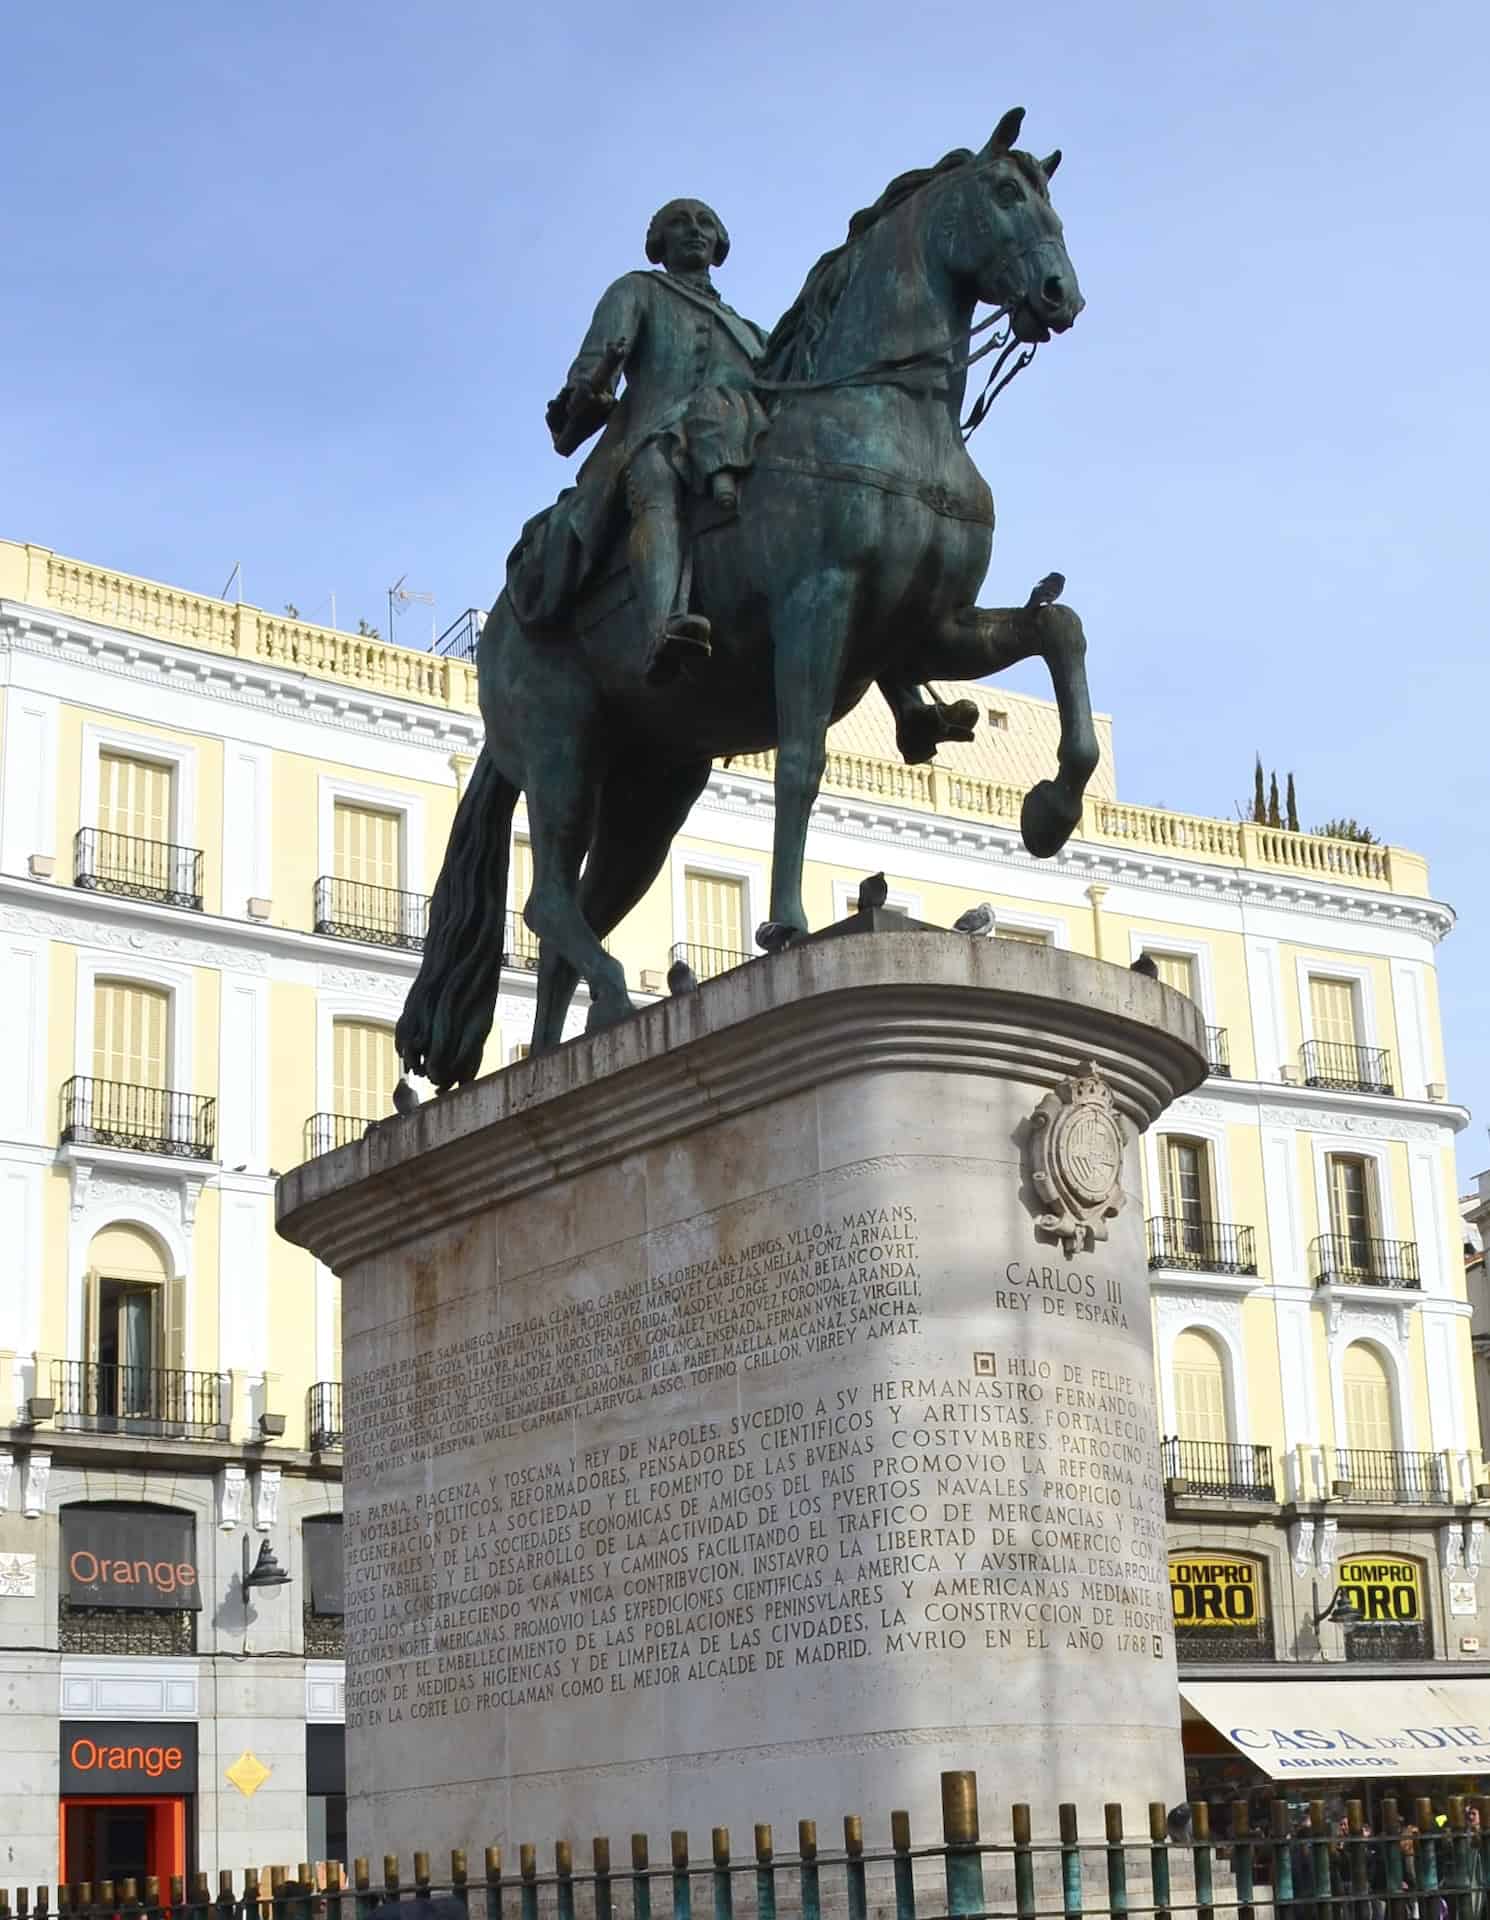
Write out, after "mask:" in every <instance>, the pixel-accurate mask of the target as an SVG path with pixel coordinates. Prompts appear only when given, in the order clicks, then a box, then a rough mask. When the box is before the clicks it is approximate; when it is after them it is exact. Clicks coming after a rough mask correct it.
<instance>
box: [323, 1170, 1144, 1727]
mask: <svg viewBox="0 0 1490 1920" xmlns="http://www.w3.org/2000/svg"><path fill="white" fill-rule="evenodd" d="M1066 1271H1067V1270H1065V1269H1029V1270H1028V1274H1029V1277H1028V1278H1022V1277H1021V1278H1016V1277H1015V1275H1014V1274H1013V1273H1010V1272H1007V1271H1006V1262H1004V1261H1003V1260H1001V1259H1000V1260H997V1261H996V1262H994V1263H992V1264H991V1268H990V1273H989V1294H988V1296H987V1298H988V1301H989V1305H990V1307H991V1306H992V1305H993V1304H994V1302H993V1294H994V1292H995V1291H1002V1292H1005V1293H1008V1292H1017V1293H1018V1294H1019V1295H1020V1296H1021V1301H1023V1299H1024V1298H1025V1297H1027V1296H1037V1297H1040V1298H1042V1299H1045V1300H1052V1301H1055V1302H1058V1303H1059V1308H1058V1311H1059V1317H1060V1318H1062V1319H1065V1318H1067V1317H1068V1316H1070V1317H1071V1318H1075V1317H1078V1316H1079V1317H1081V1318H1088V1317H1090V1318H1092V1319H1097V1320H1100V1321H1105V1322H1106V1323H1107V1324H1108V1325H1112V1326H1126V1317H1125V1315H1124V1313H1123V1302H1122V1299H1121V1293H1122V1289H1121V1287H1120V1286H1113V1287H1111V1288H1110V1287H1109V1283H1108V1282H1107V1281H1106V1280H1105V1279H1104V1280H1103V1281H1102V1282H1101V1285H1100V1288H1098V1287H1097V1284H1096V1282H1094V1281H1093V1282H1090V1289H1095V1292H1090V1297H1089V1291H1090V1290H1089V1286H1088V1281H1087V1279H1086V1277H1084V1276H1081V1275H1076V1274H1072V1275H1071V1277H1070V1279H1069V1281H1068V1282H1067V1283H1066V1284H1065V1285H1061V1284H1058V1283H1056V1282H1055V1281H1048V1280H1047V1281H1044V1282H1043V1283H1042V1281H1041V1280H1039V1279H1036V1278H1035V1277H1034V1276H1035V1275H1036V1274H1039V1273H1042V1272H1048V1273H1057V1272H1059V1273H1065V1272H1066ZM927 1294H928V1285H927V1279H926V1275H925V1273H924V1271H923V1256H922V1250H921V1244H920V1233H919V1228H918V1222H917V1217H916V1213H915V1210H914V1209H913V1208H911V1207H909V1206H895V1207H889V1208H876V1209H872V1210H870V1211H868V1212H859V1213H845V1214H841V1215H839V1216H838V1217H836V1218H835V1219H833V1220H832V1221H831V1222H822V1223H817V1224H814V1225H812V1226H809V1227H801V1228H792V1229H788V1230H785V1231H783V1232H782V1233H781V1234H780V1235H779V1236H770V1237H766V1238H761V1239H757V1240H755V1241H753V1242H752V1243H751V1244H749V1245H747V1246H745V1247H743V1248H741V1249H740V1250H739V1251H738V1252H732V1253H730V1254H728V1255H721V1256H719V1257H715V1258H709V1259H705V1260H700V1261H696V1262H692V1263H687V1264H684V1265H680V1266H677V1267H673V1268H670V1269H667V1270H664V1271H662V1272H660V1273H659V1274H658V1275H656V1276H655V1277H654V1278H651V1279H649V1280H647V1281H645V1282H642V1281H638V1282H636V1283H634V1284H630V1285H625V1286H621V1287H618V1288H616V1289H615V1290H613V1291H612V1292H610V1293H608V1294H603V1295H600V1296H599V1297H597V1298H595V1299H593V1300H587V1301H584V1302H573V1301H569V1302H566V1303H565V1304H563V1305H561V1306H558V1307H556V1308H554V1309H553V1310H552V1311H551V1312H549V1313H547V1314H545V1315H541V1316H530V1317H526V1318H523V1319H520V1320H517V1321H511V1322H508V1323H506V1324H502V1325H500V1326H498V1327H494V1328H493V1329H491V1330H490V1331H484V1332H481V1333H477V1334H474V1335H472V1336H471V1337H469V1338H468V1339H466V1340H464V1341H462V1342H460V1343H449V1344H441V1345H437V1346H436V1347H435V1348H434V1350H433V1351H431V1352H429V1353H427V1354H424V1355H421V1356H420V1357H418V1358H417V1359H415V1360H413V1361H408V1360H401V1361H399V1362H397V1363H396V1364H390V1365H386V1366H382V1367H378V1368H375V1369H373V1370H371V1371H370V1372H369V1373H367V1374H366V1375H365V1376H364V1377H363V1378H362V1379H361V1380H360V1381H358V1382H356V1384H355V1386H354V1385H353V1383H351V1382H349V1383H348V1405H347V1423H346V1424H347V1432H348V1436H349V1442H351V1443H352V1445H353V1447H354V1450H355V1452H357V1453H359V1454H360V1455H361V1456H362V1457H361V1458H360V1459H356V1460H354V1462H353V1470H354V1471H353V1477H354V1479H355V1480H356V1481H357V1482H358V1483H359V1484H361V1485H362V1486H365V1487H368V1488H369V1489H370V1497H369V1498H368V1499H367V1500H366V1501H365V1502H363V1503H359V1505H358V1506H357V1508H356V1510H355V1511H354V1513H353V1515H352V1516H351V1526H350V1535H349V1540H348V1550H347V1551H348V1575H349V1578H348V1616H349V1617H348V1628H349V1638H350V1641H351V1644H352V1647H353V1649H354V1650H355V1651H354V1659H353V1664H352V1669H351V1671H350V1672H349V1676H348V1679H349V1691H348V1701H347V1706H348V1721H349V1723H350V1724H352V1725H369V1726H377V1725H383V1724H390V1723H393V1722H396V1721H398V1720H401V1719H408V1720H431V1719H437V1718H444V1717H447V1716H453V1715H458V1714H462V1713H468V1712H472V1711H475V1712H482V1711H489V1710H492V1709H496V1708H508V1707H513V1708H522V1707H526V1706H530V1705H531V1706H534V1707H544V1706H547V1705H549V1704H550V1703H552V1702H555V1701H561V1702H562V1701H567V1702H575V1701H583V1700H585V1699H587V1698H591V1697H595V1696H608V1695H616V1694H631V1693H636V1692H643V1691H650V1690H652V1689H656V1688H672V1687H686V1686H688V1685H690V1684H691V1683H710V1684H711V1685H712V1686H714V1687H716V1688H717V1687H718V1685H719V1684H720V1683H725V1684H726V1685H729V1684H734V1685H738V1686H741V1687H744V1688H749V1687H752V1686H758V1685H760V1684H761V1679H760V1676H769V1675H772V1674H776V1673H780V1674H782V1675H784V1676H791V1675H796V1676H797V1678H798V1681H800V1680H801V1679H802V1678H803V1677H804V1676H806V1675H810V1674H811V1673H812V1672H814V1671H815V1670H817V1669H820V1668H822V1667H823V1666H825V1665H828V1664H829V1663H835V1662H856V1661H867V1662H869V1663H870V1665H873V1664H875V1663H876V1662H883V1661H886V1660H889V1661H892V1662H895V1661H902V1660H903V1661H906V1662H909V1663H915V1662H917V1661H919V1660H922V1659H924V1656H925V1654H926V1653H927V1652H928V1651H931V1650H936V1651H937V1652H938V1654H939V1655H951V1656H953V1657H959V1656H960V1657H962V1658H965V1659H966V1661H967V1663H968V1674H969V1680H970V1683H972V1682H973V1681H974V1677H975V1676H982V1679H983V1683H984V1684H986V1682H987V1676H988V1674H989V1673H990V1672H991V1671H992V1669H991V1668H990V1666H989V1662H990V1659H995V1660H996V1658H997V1656H998V1655H999V1654H1000V1653H1004V1654H1009V1653H1017V1652H1026V1651H1035V1652H1038V1651H1043V1650H1060V1651H1062V1652H1068V1653H1070V1654H1072V1655H1074V1656H1076V1657H1080V1656H1081V1655H1083V1654H1086V1655H1091V1656H1094V1657H1098V1658H1101V1659H1104V1660H1110V1659H1112V1658H1114V1657H1118V1658H1122V1657H1133V1658H1141V1659H1144V1660H1149V1659H1152V1658H1153V1657H1154V1655H1155V1653H1156V1651H1157V1650H1158V1649H1159V1647H1160V1645H1161V1642H1162V1636H1163V1634H1164V1633H1165V1631H1166V1628H1167V1621H1168V1608H1167V1602H1166V1600H1165V1587H1166V1567H1165V1556H1164V1541H1163V1538H1162V1520H1161V1519H1160V1518H1158V1517H1157V1516H1160V1515H1162V1500H1161V1499H1160V1496H1159V1488H1158V1484H1157V1457H1156V1456H1157V1445H1156V1438H1155V1421H1154V1410H1153V1403H1152V1387H1151V1384H1150V1383H1149V1381H1148V1379H1147V1376H1146V1373H1145V1372H1144V1371H1143V1369H1142V1368H1141V1367H1139V1366H1137V1365H1136V1364H1135V1365H1134V1366H1133V1367H1125V1365H1124V1364H1123V1361H1122V1360H1121V1359H1119V1360H1117V1361H1115V1362H1114V1364H1113V1366H1112V1368H1111V1369H1101V1370H1099V1369H1094V1368H1091V1367H1085V1366H1078V1365H1075V1364H1072V1363H1070V1362H1067V1361H1061V1360H1043V1359H1034V1358H1031V1357H1029V1356H1028V1354H1027V1352H1022V1351H1015V1350H1013V1349H1009V1350H1006V1349H1004V1348H1002V1347H999V1346H997V1345H995V1347H994V1348H993V1350H992V1353H991V1356H990V1355H989V1354H986V1353H980V1355H979V1358H978V1364H977V1368H976V1370H975V1367H974V1362H973V1357H972V1354H971V1352H969V1353H968V1355H967V1356H966V1358H965V1364H963V1365H962V1366H960V1367H958V1368H955V1369H954V1368H949V1367H945V1366H943V1367H939V1368H935V1369H928V1368H926V1367H925V1366H922V1365H918V1364H913V1365H911V1366H904V1365H902V1364H900V1362H899V1359H898V1352H900V1351H908V1352H911V1353H914V1351H915V1350H916V1349H917V1348H919V1347H920V1346H921V1344H922V1342H921V1341H920V1340H919V1339H918V1335H919V1333H920V1331H921V1329H922V1316H923V1314H924V1313H926V1312H927V1310H928V1299H927ZM1000 1304H1001V1305H1003V1306H1004V1312H1005V1313H1006V1314H1007V1312H1008V1311H1009V1307H1008V1305H1007V1304H1006V1303H1003V1302H1001V1303H1000ZM1093 1307H1095V1308H1097V1309H1098V1311H1096V1312H1092V1311H1091V1309H1092V1308H1093ZM1017 1310H1018V1309H1016V1311H1017ZM1048 1310H1049V1309H1047V1311H1048ZM1036 1311H1037V1312H1039V1311H1040V1309H1039V1308H1036ZM1109 1315H1110V1316H1111V1318H1109ZM1023 1344H1024V1343H1023V1342H1021V1345H1023ZM839 1350H841V1352H842V1357H844V1358H846V1359H848V1360H850V1362H851V1364H850V1365H849V1366H846V1367H844V1368H843V1370H842V1373H841V1376H840V1378H841V1382H842V1383H841V1384H837V1385H834V1386H833V1387H832V1388H831V1389H827V1390H824V1389H821V1388H819V1387H814V1389H813V1390H811V1391H794V1390H791V1389H790V1388H789V1387H783V1386H781V1385H780V1380H781V1378H783V1377H784V1378H785V1379H787V1380H788V1381H789V1380H790V1378H791V1375H790V1374H787V1375H786V1376H776V1377H775V1378H773V1377H772V1374H768V1373H767V1370H768V1369H771V1370H773V1374H774V1371H775V1370H776V1369H778V1368H780V1367H781V1366H782V1364H783V1363H784V1362H788V1361H795V1360H798V1359H803V1358H807V1357H810V1356H813V1355H824V1356H826V1355H828V1354H830V1353H834V1352H837V1351H839ZM1121 1351H1122V1350H1121V1349H1119V1352H1121ZM990 1366H991V1369H992V1371H991V1372H989V1371H987V1369H988V1368H989V1367H990ZM797 1371H799V1372H800V1371H801V1370H797ZM812 1371H813V1373H814V1375H815V1377H817V1378H818V1379H821V1377H822V1376H821V1371H820V1370H818V1369H813V1370H812ZM685 1388H686V1389H687V1390H688V1393H689V1396H690V1398H689V1408H690V1411H689V1413H688V1414H687V1416H686V1417H682V1418H679V1417H671V1418H670V1417H669V1413H668V1409H667V1406H666V1400H667V1398H668V1397H670V1396H676V1395H678V1394H679V1393H680V1392H681V1391H682V1390H683V1389H685ZM711 1390H715V1391H711ZM716 1397H717V1400H718V1409H717V1411H715V1410H714V1409H713V1406H712V1402H713V1400H714V1399H715V1398H716ZM701 1403H708V1404H709V1405H710V1410H709V1411H708V1412H707V1413H705V1412H700V1411H697V1410H696V1409H698V1408H699V1406H700V1404H701ZM576 1435H578V1436H579V1437H578V1438H577V1439H576V1437H575V1436H576ZM591 1435H593V1436H595V1437H594V1438H593V1439H591V1438H590V1437H589V1436H591ZM353 1436H356V1438H355V1440H354V1439H353ZM517 1436H521V1437H522V1440H521V1444H520V1445H512V1446H507V1447H503V1446H500V1445H498V1446H495V1447H491V1443H493V1442H501V1441H503V1440H507V1439H511V1438H513V1437H517ZM488 1447H490V1448H491V1450H490V1452H489V1454H488V1462H489V1464H483V1466H482V1467H481V1468H480V1469H479V1470H474V1469H466V1470H462V1469H460V1468H458V1467H456V1466H455V1465H454V1464H453V1463H452V1464H451V1465H450V1466H448V1467H446V1466H443V1464H442V1463H443V1462H444V1461H445V1459H446V1457H447V1456H449V1455H453V1454H456V1453H461V1454H469V1453H471V1452H473V1451H475V1452H479V1451H480V1450H481V1449H482V1448H488ZM411 1463H422V1470H421V1471H420V1472H419V1473H418V1474H416V1475H414V1476H402V1477H403V1478H404V1479H405V1481H406V1482H407V1480H408V1479H409V1478H412V1479H414V1480H415V1481H417V1483H418V1490H417V1491H402V1490H401V1491H399V1492H397V1493H396V1494H391V1495H380V1494H379V1492H378V1487H379V1485H380V1484H382V1485H385V1486H386V1485H387V1483H388V1475H389V1473H390V1471H391V1472H392V1473H393V1474H394V1475H395V1476H399V1475H400V1474H401V1470H402V1469H403V1468H405V1467H406V1466H408V1465H409V1464H411Z"/></svg>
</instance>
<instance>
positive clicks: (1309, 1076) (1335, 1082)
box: [1299, 1040, 1396, 1093]
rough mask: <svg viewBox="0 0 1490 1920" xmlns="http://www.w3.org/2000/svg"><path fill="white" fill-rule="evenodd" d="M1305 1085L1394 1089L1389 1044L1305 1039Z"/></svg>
mask: <svg viewBox="0 0 1490 1920" xmlns="http://www.w3.org/2000/svg"><path fill="white" fill-rule="evenodd" d="M1299 1072H1300V1076H1301V1078H1302V1079H1303V1082H1304V1085H1305V1086H1306V1087H1331V1088H1333V1089H1334V1090H1335V1091H1336V1092H1338V1093H1395V1092H1396V1088H1395V1087H1394V1086H1393V1085H1392V1056H1391V1052H1390V1050H1389V1049H1388V1048H1386V1047H1357V1046H1354V1045H1352V1044H1351V1043H1350V1042H1349V1041H1345V1040H1306V1041H1305V1042H1304V1045H1303V1048H1302V1050H1301V1052H1300V1055H1299Z"/></svg>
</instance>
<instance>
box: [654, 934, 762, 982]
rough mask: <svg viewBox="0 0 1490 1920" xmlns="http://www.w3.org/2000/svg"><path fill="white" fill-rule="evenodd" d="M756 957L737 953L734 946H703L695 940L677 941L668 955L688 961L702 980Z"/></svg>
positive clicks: (742, 964)
mask: <svg viewBox="0 0 1490 1920" xmlns="http://www.w3.org/2000/svg"><path fill="white" fill-rule="evenodd" d="M756 957H757V956H756V955H755V954H753V953H736V952H735V951H734V949H733V948H732V947H701V946H699V945H698V943H697V942H696V941H693V940H679V941H677V942H676V943H675V944H674V946H673V950H672V952H671V953H670V954H669V955H668V959H669V960H684V961H686V962H687V963H688V965H689V966H690V967H691V968H692V969H693V972H694V974H695V976H696V977H697V978H698V979H700V980H712V979H713V978H714V976H715V974H717V973H728V972H729V970H730V968H731V967H743V966H744V965H745V963H746V961H747V960H754V959H755V958H756Z"/></svg>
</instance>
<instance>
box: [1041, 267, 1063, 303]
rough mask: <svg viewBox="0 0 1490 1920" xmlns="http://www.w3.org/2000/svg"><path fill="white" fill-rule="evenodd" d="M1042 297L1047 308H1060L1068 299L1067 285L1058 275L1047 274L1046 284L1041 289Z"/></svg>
mask: <svg viewBox="0 0 1490 1920" xmlns="http://www.w3.org/2000/svg"><path fill="white" fill-rule="evenodd" d="M1040 297H1041V299H1042V300H1044V302H1045V304H1046V306H1047V307H1058V306H1059V305H1060V304H1061V302H1062V301H1063V300H1064V299H1065V297H1066V283H1065V281H1064V280H1062V278H1061V276H1060V275H1059V274H1058V273H1051V274H1047V275H1046V277H1045V284H1044V286H1043V287H1041V289H1040Z"/></svg>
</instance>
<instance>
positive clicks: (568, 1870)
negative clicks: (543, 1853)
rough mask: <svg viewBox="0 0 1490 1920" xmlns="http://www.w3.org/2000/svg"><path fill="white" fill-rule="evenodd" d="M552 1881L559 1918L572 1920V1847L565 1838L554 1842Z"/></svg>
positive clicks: (560, 1919)
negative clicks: (553, 1882)
mask: <svg viewBox="0 0 1490 1920" xmlns="http://www.w3.org/2000/svg"><path fill="white" fill-rule="evenodd" d="M554 1881H555V1886H554V1900H555V1906H556V1910H557V1913H558V1916H559V1920H574V1849H573V1848H572V1847H571V1846H570V1844H569V1842H568V1841H567V1840H555V1842H554Z"/></svg>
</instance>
